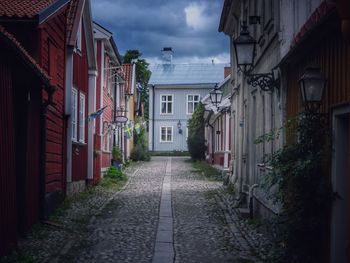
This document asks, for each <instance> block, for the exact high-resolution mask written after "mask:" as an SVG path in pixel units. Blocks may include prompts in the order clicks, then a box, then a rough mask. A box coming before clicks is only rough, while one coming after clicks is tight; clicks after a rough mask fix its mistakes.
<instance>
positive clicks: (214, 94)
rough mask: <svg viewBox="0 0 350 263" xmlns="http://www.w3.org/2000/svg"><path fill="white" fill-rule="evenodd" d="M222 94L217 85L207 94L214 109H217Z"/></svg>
mask: <svg viewBox="0 0 350 263" xmlns="http://www.w3.org/2000/svg"><path fill="white" fill-rule="evenodd" d="M222 94H223V93H222V91H221V90H220V89H219V86H218V84H215V87H214V89H213V90H211V91H210V92H209V95H210V100H211V103H212V104H213V105H215V106H216V107H218V105H219V104H220V103H221V100H222Z"/></svg>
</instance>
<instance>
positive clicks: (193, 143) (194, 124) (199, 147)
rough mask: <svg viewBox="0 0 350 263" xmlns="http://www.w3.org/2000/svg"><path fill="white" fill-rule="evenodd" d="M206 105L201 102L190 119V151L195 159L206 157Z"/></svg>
mask: <svg viewBox="0 0 350 263" xmlns="http://www.w3.org/2000/svg"><path fill="white" fill-rule="evenodd" d="M204 110H205V109H204V105H203V104H202V103H199V104H198V106H197V107H196V109H195V110H194V112H193V114H192V118H191V119H190V120H189V121H188V139H187V144H188V151H189V152H190V155H191V158H192V159H193V160H204V159H205V150H206V146H205V138H204Z"/></svg>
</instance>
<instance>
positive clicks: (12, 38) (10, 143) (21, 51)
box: [0, 0, 69, 254]
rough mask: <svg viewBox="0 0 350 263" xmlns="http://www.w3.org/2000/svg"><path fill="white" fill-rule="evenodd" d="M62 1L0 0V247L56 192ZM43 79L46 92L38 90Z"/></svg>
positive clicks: (0, 250) (59, 192) (60, 187)
mask: <svg viewBox="0 0 350 263" xmlns="http://www.w3.org/2000/svg"><path fill="white" fill-rule="evenodd" d="M68 2H69V1H68V0H58V1H53V0H41V1H35V2H33V1H29V0H28V1H26V0H22V1H5V2H2V4H1V5H0V24H1V26H2V28H1V40H0V44H1V45H0V46H1V56H2V58H1V70H2V73H1V74H0V75H1V77H0V78H1V81H0V82H1V98H0V100H1V103H0V105H1V106H0V107H1V120H2V122H1V123H2V124H1V129H0V130H1V136H0V137H1V140H2V141H1V165H0V167H1V186H0V187H1V188H2V189H1V191H0V200H1V201H0V214H1V219H0V229H1V233H0V254H4V253H7V252H8V250H9V248H11V247H12V246H13V245H14V244H15V243H16V240H17V237H18V235H22V234H24V233H25V232H26V231H27V230H28V229H29V228H30V226H31V225H32V224H33V223H35V222H37V221H38V220H39V217H40V216H41V217H45V216H46V214H47V212H48V211H49V210H50V207H51V204H53V203H54V202H55V201H56V200H58V199H60V198H61V197H63V196H64V190H65V183H64V182H65V179H64V167H65V165H64V163H65V162H64V160H65V154H64V147H63V145H64V144H63V142H64V133H65V124H64V78H65V77H64V72H65V63H64V55H65V35H66V11H67V7H68ZM43 84H44V86H45V87H47V89H48V91H49V92H42V89H41V88H42V87H43ZM53 90H55V93H53ZM5 123H6V124H7V125H6V126H5V125H4V124H5Z"/></svg>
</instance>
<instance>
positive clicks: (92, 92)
mask: <svg viewBox="0 0 350 263" xmlns="http://www.w3.org/2000/svg"><path fill="white" fill-rule="evenodd" d="M88 74H89V83H88V92H89V93H88V94H89V96H88V103H89V104H88V112H94V111H96V101H95V98H96V77H97V70H96V69H89V72H88ZM87 162H88V163H87V180H89V181H92V180H93V179H94V122H93V121H91V122H88V156H87Z"/></svg>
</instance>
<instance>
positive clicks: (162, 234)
mask: <svg viewBox="0 0 350 263" xmlns="http://www.w3.org/2000/svg"><path fill="white" fill-rule="evenodd" d="M174 258H175V252H174V227H173V211H172V204H171V157H169V158H168V162H167V165H166V169H165V176H164V179H163V186H162V195H161V200H160V207H159V221H158V229H157V237H156V243H155V248H154V255H153V260H152V262H153V263H164V262H167V263H170V262H174Z"/></svg>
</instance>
